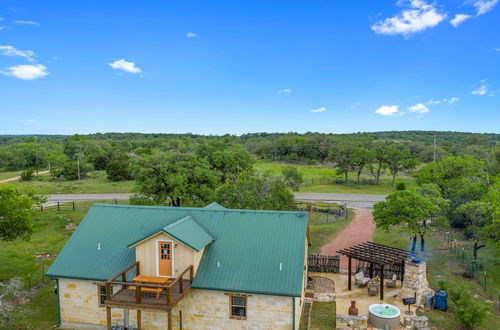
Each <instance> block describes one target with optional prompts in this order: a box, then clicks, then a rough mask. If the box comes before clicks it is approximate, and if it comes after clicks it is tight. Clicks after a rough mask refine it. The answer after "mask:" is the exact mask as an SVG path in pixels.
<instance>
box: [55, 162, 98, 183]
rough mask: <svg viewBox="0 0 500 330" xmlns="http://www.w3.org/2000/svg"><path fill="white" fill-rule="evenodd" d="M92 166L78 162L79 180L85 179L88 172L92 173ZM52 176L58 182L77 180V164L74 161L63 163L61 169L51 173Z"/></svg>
mask: <svg viewBox="0 0 500 330" xmlns="http://www.w3.org/2000/svg"><path fill="white" fill-rule="evenodd" d="M92 170H93V167H92V164H89V163H87V162H83V161H80V178H81V179H83V178H85V177H87V174H88V172H90V171H92ZM52 176H53V177H54V178H55V179H57V180H58V181H65V180H78V163H77V161H76V160H68V161H66V162H64V164H63V166H62V168H59V169H56V170H55V171H53V172H52Z"/></svg>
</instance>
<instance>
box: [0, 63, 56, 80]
mask: <svg viewBox="0 0 500 330" xmlns="http://www.w3.org/2000/svg"><path fill="white" fill-rule="evenodd" d="M6 70H7V71H6V72H5V71H4V72H3V74H4V75H6V76H12V77H16V78H18V79H23V80H34V79H38V78H43V77H45V76H47V75H48V74H49V73H48V72H47V67H46V66H45V65H41V64H22V65H16V66H11V67H9V68H7V69H6Z"/></svg>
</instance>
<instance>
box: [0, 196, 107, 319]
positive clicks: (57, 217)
mask: <svg viewBox="0 0 500 330" xmlns="http://www.w3.org/2000/svg"><path fill="white" fill-rule="evenodd" d="M94 203H95V202H79V203H77V204H76V211H71V209H70V208H63V209H61V211H59V212H58V211H57V209H54V208H51V209H48V210H45V211H43V212H38V211H37V213H36V214H35V218H34V226H33V230H34V232H33V235H32V236H31V239H30V240H28V241H25V240H20V239H18V240H15V241H13V242H4V241H0V260H1V261H2V262H0V281H5V280H9V279H10V278H12V277H20V278H21V279H22V280H23V281H24V286H25V288H26V289H28V286H30V285H31V286H32V287H33V286H35V285H37V284H39V283H40V282H42V280H43V273H44V271H46V270H47V268H48V266H49V265H50V264H51V263H52V261H53V260H54V257H55V256H56V254H57V253H59V251H60V250H61V249H62V248H63V246H64V244H66V241H67V240H68V239H69V237H70V236H71V234H72V233H73V230H74V228H75V227H74V226H76V225H78V224H79V223H80V221H81V220H82V219H83V217H84V215H85V214H86V213H87V211H88V210H89V208H90V207H91V206H92V204H94ZM104 203H106V202H104ZM68 225H69V226H68ZM45 281H46V283H47V284H46V285H45V286H43V287H42V288H40V289H39V290H37V291H36V292H35V294H34V296H33V297H32V299H31V300H30V301H28V302H27V303H25V304H21V305H18V306H17V307H16V308H15V309H14V310H13V311H12V312H11V314H10V316H11V318H10V320H11V323H12V324H10V323H9V324H8V327H7V328H8V329H28V328H29V329H33V328H34V329H48V328H50V326H51V325H54V324H55V323H56V322H57V301H56V299H55V295H54V293H53V291H52V290H53V288H54V283H53V281H51V280H49V279H45ZM30 283H31V284H30ZM0 329H2V324H1V323H0Z"/></svg>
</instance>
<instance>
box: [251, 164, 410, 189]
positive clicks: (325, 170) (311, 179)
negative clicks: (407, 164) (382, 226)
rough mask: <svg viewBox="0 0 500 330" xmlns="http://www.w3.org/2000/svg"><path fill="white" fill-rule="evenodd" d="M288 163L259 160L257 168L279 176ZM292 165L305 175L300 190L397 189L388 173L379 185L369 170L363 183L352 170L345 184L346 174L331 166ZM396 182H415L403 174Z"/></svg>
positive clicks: (382, 176)
mask: <svg viewBox="0 0 500 330" xmlns="http://www.w3.org/2000/svg"><path fill="white" fill-rule="evenodd" d="M288 165H290V164H285V163H281V162H271V161H266V160H258V161H257V162H256V163H255V169H256V170H260V171H262V172H269V173H270V174H271V175H275V176H278V175H281V174H282V171H283V168H284V167H285V166H288ZM292 166H296V167H297V168H298V170H299V171H300V172H301V173H302V175H303V177H304V185H303V187H302V188H301V189H300V192H317V193H343V194H375V195H387V194H390V193H391V192H393V191H394V190H395V189H394V187H393V186H392V176H391V175H388V174H387V173H385V174H383V175H381V177H380V184H379V185H374V184H370V183H371V182H372V180H373V177H372V176H371V175H370V174H369V173H368V172H367V171H363V172H362V174H361V182H362V183H360V184H357V183H356V180H357V175H356V173H354V172H350V173H349V175H348V183H347V184H345V183H343V180H344V175H343V174H342V173H341V174H337V172H336V170H335V169H334V168H333V167H331V166H320V165H316V166H313V165H300V164H293V165H292ZM363 182H364V183H363ZM396 182H404V183H405V184H406V186H407V187H409V186H412V185H413V184H414V179H413V178H412V177H410V176H408V175H402V174H401V175H398V176H396Z"/></svg>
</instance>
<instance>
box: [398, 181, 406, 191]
mask: <svg viewBox="0 0 500 330" xmlns="http://www.w3.org/2000/svg"><path fill="white" fill-rule="evenodd" d="M396 190H406V185H405V184H404V183H403V182H398V183H397V184H396Z"/></svg>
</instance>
